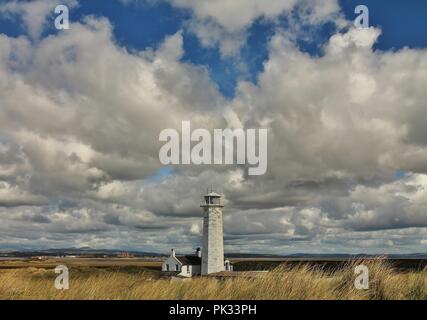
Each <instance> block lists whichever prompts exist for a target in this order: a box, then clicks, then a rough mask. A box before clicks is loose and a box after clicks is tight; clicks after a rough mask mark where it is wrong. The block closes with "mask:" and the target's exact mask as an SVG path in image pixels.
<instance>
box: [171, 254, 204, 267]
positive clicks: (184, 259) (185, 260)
mask: <svg viewBox="0 0 427 320" xmlns="http://www.w3.org/2000/svg"><path fill="white" fill-rule="evenodd" d="M176 258H177V259H178V260H179V261H180V262H181V263H182V264H183V265H190V266H197V265H201V264H202V259H201V258H200V257H198V256H177V257H176Z"/></svg>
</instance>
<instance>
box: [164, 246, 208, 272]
mask: <svg viewBox="0 0 427 320" xmlns="http://www.w3.org/2000/svg"><path fill="white" fill-rule="evenodd" d="M201 265H202V254H201V251H200V248H197V251H196V254H195V255H188V256H176V254H175V250H174V249H172V252H171V255H170V256H169V258H167V259H166V260H165V261H164V262H163V264H162V271H164V272H171V273H175V274H177V275H178V276H181V277H187V278H189V277H193V276H198V275H200V273H201Z"/></svg>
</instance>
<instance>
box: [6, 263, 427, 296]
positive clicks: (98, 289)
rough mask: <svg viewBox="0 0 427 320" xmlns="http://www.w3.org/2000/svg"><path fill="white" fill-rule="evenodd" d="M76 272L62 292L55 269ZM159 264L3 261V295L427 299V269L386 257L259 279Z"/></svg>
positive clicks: (289, 268)
mask: <svg viewBox="0 0 427 320" xmlns="http://www.w3.org/2000/svg"><path fill="white" fill-rule="evenodd" d="M59 263H62V264H66V265H67V266H68V267H69V270H70V288H69V290H57V289H55V287H54V280H55V278H56V276H57V274H55V273H54V271H53V269H54V267H55V266H56V265H57V264H59ZM361 263H363V264H365V265H367V266H368V268H369V278H370V279H369V289H368V290H357V289H355V287H354V280H355V277H356V275H355V274H354V267H355V266H356V265H358V264H361ZM159 266H160V263H159V262H154V261H143V260H138V259H134V260H132V259H129V260H128V259H122V260H120V259H116V260H108V259H104V260H102V259H96V260H90V259H89V260H83V259H70V260H66V261H64V260H48V261H40V262H39V261H14V262H10V261H7V262H5V261H2V262H0V299H187V300H197V299H231V300H239V299H427V271H425V270H419V271H405V272H402V271H396V270H395V269H394V268H392V267H391V265H389V263H388V262H387V261H386V260H380V259H378V260H369V261H351V262H347V263H345V264H344V265H342V266H340V267H339V268H335V269H333V268H332V269H331V268H329V269H325V268H322V267H319V266H315V265H314V266H313V265H310V264H306V263H300V264H295V263H293V264H286V263H285V264H282V265H280V266H279V267H276V268H275V269H274V270H272V271H270V272H268V273H266V274H263V275H262V276H260V277H255V278H245V277H236V278H209V277H197V278H193V279H188V280H175V279H171V278H169V277H165V275H164V273H161V272H159Z"/></svg>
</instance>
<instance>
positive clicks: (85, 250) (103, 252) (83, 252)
mask: <svg viewBox="0 0 427 320" xmlns="http://www.w3.org/2000/svg"><path fill="white" fill-rule="evenodd" d="M123 252H127V253H129V254H131V255H133V256H135V257H160V256H163V255H162V254H159V253H155V252H143V251H128V250H109V249H92V248H90V247H82V248H59V249H40V250H19V251H18V250H16V251H15V250H14V251H2V252H1V251H0V257H35V256H48V257H55V256H82V257H85V256H88V257H105V256H106V257H115V256H117V255H118V254H121V253H123Z"/></svg>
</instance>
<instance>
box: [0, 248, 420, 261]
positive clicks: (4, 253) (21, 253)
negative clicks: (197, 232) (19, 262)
mask: <svg viewBox="0 0 427 320" xmlns="http://www.w3.org/2000/svg"><path fill="white" fill-rule="evenodd" d="M123 252H127V253H129V254H130V255H132V256H134V257H164V256H166V255H167V254H161V253H157V252H145V251H129V250H116V249H93V248H90V247H80V248H59V249H39V250H32V249H22V250H0V257H36V256H48V257H56V256H78V257H117V256H118V255H119V254H121V253H123ZM379 256H383V257H387V258H390V259H427V253H412V254H382V255H371V254H362V253H359V254H345V253H343V254H340V253H338V254H307V253H294V254H288V255H275V254H256V253H240V252H239V253H227V254H225V257H226V258H242V259H250V258H254V259H257V260H259V259H263V258H265V259H267V260H268V259H285V258H293V259H318V260H328V259H333V260H334V259H364V258H365V259H366V258H375V257H379Z"/></svg>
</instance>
